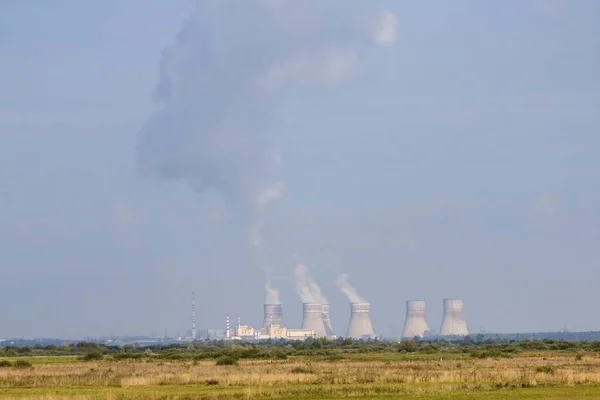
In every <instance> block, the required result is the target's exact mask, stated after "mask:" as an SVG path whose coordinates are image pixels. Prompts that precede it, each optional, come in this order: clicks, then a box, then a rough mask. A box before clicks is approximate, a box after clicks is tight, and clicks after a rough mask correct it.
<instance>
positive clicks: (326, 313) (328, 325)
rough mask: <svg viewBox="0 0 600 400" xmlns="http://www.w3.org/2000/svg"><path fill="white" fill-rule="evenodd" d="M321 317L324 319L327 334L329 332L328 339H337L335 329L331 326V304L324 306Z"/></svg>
mask: <svg viewBox="0 0 600 400" xmlns="http://www.w3.org/2000/svg"><path fill="white" fill-rule="evenodd" d="M321 316H322V317H323V324H324V325H325V332H327V337H329V338H333V337H335V333H334V332H333V327H332V326H331V311H330V308H329V304H323V305H322V307H321Z"/></svg>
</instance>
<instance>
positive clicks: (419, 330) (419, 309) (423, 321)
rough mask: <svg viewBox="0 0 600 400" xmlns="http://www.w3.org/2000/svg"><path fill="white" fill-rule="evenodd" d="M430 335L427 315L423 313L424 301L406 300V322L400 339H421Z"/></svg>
mask: <svg viewBox="0 0 600 400" xmlns="http://www.w3.org/2000/svg"><path fill="white" fill-rule="evenodd" d="M429 334H430V330H429V324H428V323H427V315H426V312H425V301H423V300H408V301H407V302H406V320H405V322H404V329H403V330H402V339H412V338H414V337H419V338H423V337H425V336H426V335H429Z"/></svg>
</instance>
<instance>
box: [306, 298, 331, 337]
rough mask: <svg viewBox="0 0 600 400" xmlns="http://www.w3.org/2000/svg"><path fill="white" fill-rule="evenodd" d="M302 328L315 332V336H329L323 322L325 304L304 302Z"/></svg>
mask: <svg viewBox="0 0 600 400" xmlns="http://www.w3.org/2000/svg"><path fill="white" fill-rule="evenodd" d="M302 308H303V311H304V312H303V314H302V329H307V330H310V331H313V332H314V333H315V337H325V336H327V331H326V330H325V324H324V323H323V306H322V304H321V303H302Z"/></svg>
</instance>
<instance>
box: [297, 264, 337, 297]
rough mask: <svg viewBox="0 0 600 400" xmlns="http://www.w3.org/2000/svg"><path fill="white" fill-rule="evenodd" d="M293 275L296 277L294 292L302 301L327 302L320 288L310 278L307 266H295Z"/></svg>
mask: <svg viewBox="0 0 600 400" xmlns="http://www.w3.org/2000/svg"><path fill="white" fill-rule="evenodd" d="M294 277H295V278H296V293H298V296H300V298H301V299H302V302H303V303H321V304H329V302H328V301H327V298H326V297H325V296H324V295H323V292H322V291H321V288H320V287H319V285H317V284H316V283H315V281H314V280H313V279H312V277H311V276H310V273H309V271H308V268H306V266H305V265H304V264H298V265H297V266H296V268H295V269H294Z"/></svg>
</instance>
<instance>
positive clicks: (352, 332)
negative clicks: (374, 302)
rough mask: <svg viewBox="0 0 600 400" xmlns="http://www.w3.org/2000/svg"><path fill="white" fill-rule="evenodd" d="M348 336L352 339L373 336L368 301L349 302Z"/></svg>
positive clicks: (370, 337)
mask: <svg viewBox="0 0 600 400" xmlns="http://www.w3.org/2000/svg"><path fill="white" fill-rule="evenodd" d="M347 336H348V337H350V338H352V339H372V338H374V337H375V334H374V333H373V326H372V325H371V316H370V305H369V303H351V304H350V325H348V335H347Z"/></svg>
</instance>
